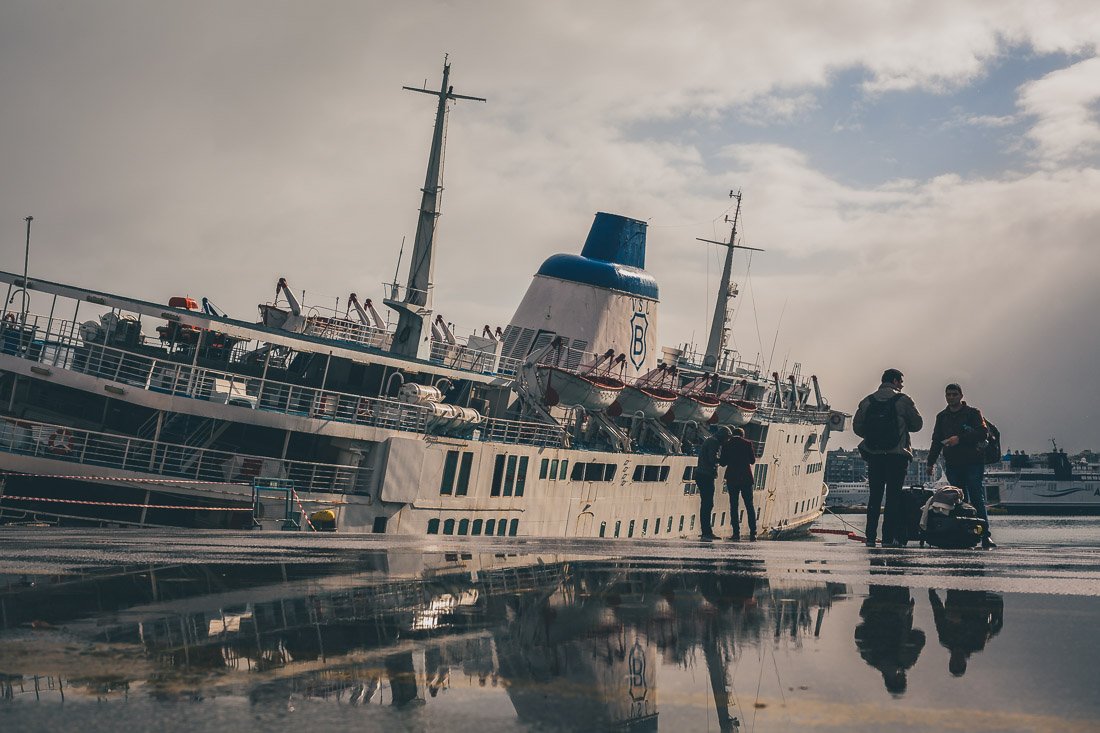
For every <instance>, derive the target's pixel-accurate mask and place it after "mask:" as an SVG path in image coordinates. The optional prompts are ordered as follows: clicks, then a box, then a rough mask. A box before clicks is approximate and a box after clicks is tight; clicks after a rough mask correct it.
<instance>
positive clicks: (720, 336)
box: [696, 189, 764, 371]
mask: <svg viewBox="0 0 1100 733" xmlns="http://www.w3.org/2000/svg"><path fill="white" fill-rule="evenodd" d="M730 198H731V199H737V209H736V210H735V211H734V212H733V222H732V224H733V228H732V229H731V230H730V241H728V242H716V241H714V240H713V239H702V238H700V237H696V239H698V240H699V241H700V242H707V243H708V244H720V245H722V246H723V247H726V261H725V264H723V265H722V281H721V282H720V283H719V285H718V298H717V300H715V302H714V316H713V317H712V318H711V320H710V337H709V338H708V339H707V351H706V354H705V355H704V356H703V368H704V369H707V370H710V371H717V369H718V359H719V358H720V357H721V356H722V352H723V351H725V350H726V341H727V339H728V338H729V319H730V301H731V300H733V299H734V298H735V297H737V290H736V288H732V287H731V283H730V276H731V274H732V273H733V251H734V250H735V249H748V250H752V251H753V252H763V251H764V250H762V249H757V248H756V247H745V246H743V245H740V244H734V242H736V241H737V221H738V219H739V218H740V216H741V191H740V189H739V190H738V191H737V193H734V192H733V191H730ZM729 220H730V218H729V216H727V217H726V221H729Z"/></svg>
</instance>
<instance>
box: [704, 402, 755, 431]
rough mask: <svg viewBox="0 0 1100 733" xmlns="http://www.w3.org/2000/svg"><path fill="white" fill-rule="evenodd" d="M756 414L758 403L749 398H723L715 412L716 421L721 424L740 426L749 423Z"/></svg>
mask: <svg viewBox="0 0 1100 733" xmlns="http://www.w3.org/2000/svg"><path fill="white" fill-rule="evenodd" d="M755 414H756V403H755V402H749V401H747V400H730V399H723V400H721V404H720V405H718V410H717V411H715V413H714V422H716V423H717V424H719V425H732V426H734V427H740V426H742V425H748V424H749V421H750V420H752V417H753V415H755Z"/></svg>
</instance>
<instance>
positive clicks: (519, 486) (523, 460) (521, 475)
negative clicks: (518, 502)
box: [516, 456, 528, 496]
mask: <svg viewBox="0 0 1100 733" xmlns="http://www.w3.org/2000/svg"><path fill="white" fill-rule="evenodd" d="M527 463H528V458H527V456H520V458H519V470H518V472H517V473H516V496H523V487H525V486H526V485H527Z"/></svg>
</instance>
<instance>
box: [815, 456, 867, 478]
mask: <svg viewBox="0 0 1100 733" xmlns="http://www.w3.org/2000/svg"><path fill="white" fill-rule="evenodd" d="M866 480H867V463H866V461H864V460H863V457H862V456H861V455H860V454H859V451H858V450H854V449H853V450H844V449H843V448H838V449H837V450H831V451H829V457H828V460H826V461H825V483H826V484H828V485H829V486H836V485H837V484H841V483H845V484H846V483H854V482H858V481H866Z"/></svg>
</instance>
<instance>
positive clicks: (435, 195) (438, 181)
mask: <svg viewBox="0 0 1100 733" xmlns="http://www.w3.org/2000/svg"><path fill="white" fill-rule="evenodd" d="M450 76H451V64H450V60H449V57H448V56H444V58H443V82H442V84H440V86H439V91H435V90H433V89H427V88H426V85H425V88H420V89H418V88H416V87H402V89H407V90H408V91H410V92H419V93H421V94H431V95H432V96H434V97H436V98H437V104H436V110H435V127H434V129H433V132H432V145H431V150H430V152H429V154H428V170H427V172H426V174H425V176H424V188H422V189H421V193H422V197H421V199H420V216H419V219H418V220H417V222H416V236H415V238H414V239H413V250H412V255H411V256H410V258H409V277H408V283H407V285H406V287H405V297H404V299H403V300H398V299H397V297H396V296H397V295H398V294H397V293H393V295H394V297H393V298H388V299H386V300H385V301H384V302H385V303H386V305H388V306H390V307H391V308H393V309H394V310H396V311H397V312H398V321H397V330H396V332H395V333H394V338H393V342H392V344H391V346H390V351H391V352H393V353H395V354H400V355H402V356H412V357H417V358H423V359H426V358H428V357H429V356H430V352H431V340H430V339H428V338H425V337H424V333H425V329H426V324H427V323H430V321H431V317H432V277H433V273H434V270H435V230H436V219H438V218H439V198H440V193H441V192H442V190H443V184H442V173H443V139H444V137H445V136H446V119H447V102H448V101H450V100H459V99H468V100H472V101H476V102H484V101H486V100H485V99H484V98H483V97H470V96H467V95H465V94H455V92H454V87H452V86H451V85H450V81H449V80H450ZM395 281H396V278H395Z"/></svg>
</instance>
